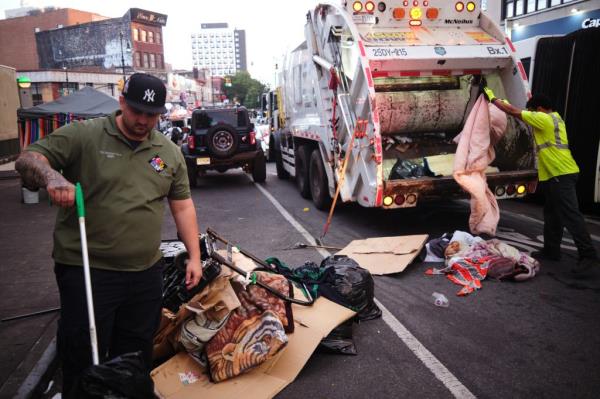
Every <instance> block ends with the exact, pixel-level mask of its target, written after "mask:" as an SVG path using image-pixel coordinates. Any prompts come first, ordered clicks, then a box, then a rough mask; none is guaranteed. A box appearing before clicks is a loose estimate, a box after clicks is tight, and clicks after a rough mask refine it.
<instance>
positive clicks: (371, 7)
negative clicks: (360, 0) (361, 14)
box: [365, 1, 375, 12]
mask: <svg viewBox="0 0 600 399" xmlns="http://www.w3.org/2000/svg"><path fill="white" fill-rule="evenodd" d="M365 10H367V12H373V11H375V3H373V2H372V1H367V2H366V3H365Z"/></svg>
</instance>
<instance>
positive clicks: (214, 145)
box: [208, 124, 239, 158]
mask: <svg viewBox="0 0 600 399" xmlns="http://www.w3.org/2000/svg"><path fill="white" fill-rule="evenodd" d="M238 146H239V137H238V135H237V132H236V131H235V129H234V128H233V127H231V126H229V125H224V124H218V125H215V126H213V127H211V128H210V129H209V130H208V150H209V151H210V153H211V154H212V155H214V156H215V157H217V158H227V157H230V156H232V155H233V154H235V152H236V151H237V149H238Z"/></svg>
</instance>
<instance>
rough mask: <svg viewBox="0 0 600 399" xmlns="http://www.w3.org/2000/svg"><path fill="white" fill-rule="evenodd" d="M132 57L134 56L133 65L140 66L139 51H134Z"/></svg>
mask: <svg viewBox="0 0 600 399" xmlns="http://www.w3.org/2000/svg"><path fill="white" fill-rule="evenodd" d="M134 57H135V66H136V67H138V68H139V67H141V66H142V60H141V56H140V53H139V52H138V51H136V52H135V53H134Z"/></svg>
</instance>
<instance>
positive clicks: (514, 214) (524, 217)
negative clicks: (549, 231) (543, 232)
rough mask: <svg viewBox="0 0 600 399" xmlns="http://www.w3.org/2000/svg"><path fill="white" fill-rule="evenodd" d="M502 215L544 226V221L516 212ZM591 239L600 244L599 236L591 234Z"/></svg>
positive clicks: (507, 212)
mask: <svg viewBox="0 0 600 399" xmlns="http://www.w3.org/2000/svg"><path fill="white" fill-rule="evenodd" d="M500 213H504V214H508V215H510V216H512V217H515V218H517V219H522V220H526V221H528V222H533V223H537V224H541V225H542V226H543V225H544V222H543V221H541V220H538V219H536V218H532V217H530V216H525V215H521V214H519V213H514V212H511V211H501V212H500ZM586 220H587V219H586ZM587 221H588V222H589V220H587ZM590 237H592V240H594V241H598V242H600V236H597V235H594V234H590Z"/></svg>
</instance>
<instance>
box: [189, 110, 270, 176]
mask: <svg viewBox="0 0 600 399" xmlns="http://www.w3.org/2000/svg"><path fill="white" fill-rule="evenodd" d="M181 151H182V152H183V155H184V157H185V161H186V165H187V169H188V177H189V179H190V186H192V187H195V186H196V183H197V180H196V179H197V177H198V173H199V172H205V171H207V170H216V171H218V172H225V171H227V170H228V169H233V168H239V167H241V168H243V169H244V171H246V172H248V173H251V174H252V179H253V180H254V181H255V182H256V183H261V182H264V181H265V179H266V177H267V169H266V160H265V155H264V153H263V151H262V149H259V148H258V147H257V145H256V133H255V131H254V124H253V123H251V122H250V118H249V115H248V110H247V109H246V108H244V107H236V108H213V109H197V110H195V111H194V112H193V113H192V126H191V130H190V133H189V135H188V137H187V142H186V143H184V144H183V145H182V146H181Z"/></svg>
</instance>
